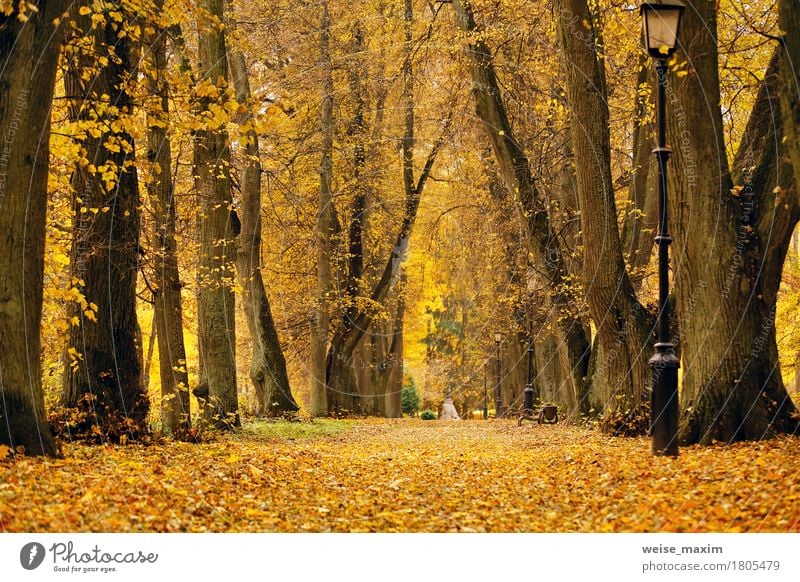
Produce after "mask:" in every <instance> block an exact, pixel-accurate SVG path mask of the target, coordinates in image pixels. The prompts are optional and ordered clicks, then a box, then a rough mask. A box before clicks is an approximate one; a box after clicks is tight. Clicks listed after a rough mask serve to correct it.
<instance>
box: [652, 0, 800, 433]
mask: <svg viewBox="0 0 800 582" xmlns="http://www.w3.org/2000/svg"><path fill="white" fill-rule="evenodd" d="M680 40H681V42H679V46H680V47H682V49H683V50H682V51H681V54H679V55H678V58H679V59H684V58H686V59H687V60H688V64H689V69H688V74H687V75H686V76H685V77H682V78H678V79H676V80H675V81H674V86H672V83H673V82H672V80H671V79H672V78H670V80H668V86H667V87H666V90H667V91H668V93H667V94H668V99H667V102H668V103H667V132H668V138H669V141H670V142H671V143H672V144H673V149H674V152H673V158H672V164H671V169H670V200H669V212H670V217H671V219H672V221H671V230H672V231H673V238H674V240H675V245H674V247H675V249H676V256H675V261H674V265H675V273H676V276H675V293H676V296H677V304H678V315H679V318H680V320H679V328H680V343H681V345H682V359H683V390H682V398H681V428H680V434H681V440H682V441H683V442H685V443H695V442H700V443H710V442H712V441H714V440H717V441H723V442H730V441H734V440H742V439H760V438H763V437H764V436H766V435H769V434H770V433H773V432H776V431H777V432H783V431H787V432H793V431H794V430H796V429H797V421H796V420H793V419H792V415H793V414H795V413H796V410H795V407H794V405H793V404H792V402H791V400H790V399H789V397H788V394H787V393H786V390H785V388H784V386H783V381H782V379H781V374H780V367H779V364H778V360H777V347H776V343H775V298H776V294H777V285H778V282H779V281H780V273H781V270H782V265H783V260H784V258H785V255H786V250H787V248H788V244H789V239H790V236H791V230H792V229H791V228H788V227H789V225H790V224H791V226H793V225H794V223H796V221H797V200H796V197H794V198H793V199H786V200H784V199H783V198H782V196H783V195H782V194H780V193H775V192H773V189H774V187H775V185H776V174H777V183H778V184H782V183H783V180H784V179H785V176H783V175H782V174H783V172H782V171H781V170H782V166H785V165H777V161H778V160H780V157H781V154H780V152H779V144H780V142H781V139H780V137H779V136H780V135H781V131H780V121H779V119H778V113H779V108H778V107H775V106H774V105H772V106H771V104H770V99H769V96H770V94H773V95H774V94H775V91H776V88H775V87H774V85H773V87H772V91H771V93H770V92H769V91H767V90H766V89H767V87H766V85H765V86H764V87H762V89H761V92H760V94H759V96H758V98H757V102H756V105H755V108H754V111H753V113H752V114H751V118H750V122H749V124H748V127H747V131H746V139H744V140H743V144H742V146H741V147H740V152H739V154H738V155H737V163H736V166H738V167H741V168H742V169H743V170H744V171H742V172H741V174H742V179H741V183H740V184H738V186H739V187H737V188H736V189H734V188H733V185H734V182H733V180H732V178H731V172H730V171H729V166H728V160H727V158H726V155H725V145H724V140H723V124H722V116H721V113H720V108H719V102H720V98H719V73H718V60H717V40H716V3H715V2H714V1H712V0H693V1H692V2H691V6H689V9H687V10H686V11H685V13H684V15H683V19H682V22H681V39H680ZM773 61H774V60H773ZM771 68H772V67H771ZM770 79H772V80H771V81H770ZM767 81H768V82H769V83H774V82H775V74H774V71H771V72H768V75H767ZM699 103H707V104H709V106H708V107H707V108H706V107H698V104H699ZM776 170H777V172H776ZM737 182H739V180H737ZM776 202H778V205H777V208H776ZM784 203H785V207H784Z"/></svg>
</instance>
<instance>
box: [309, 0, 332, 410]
mask: <svg viewBox="0 0 800 582" xmlns="http://www.w3.org/2000/svg"><path fill="white" fill-rule="evenodd" d="M320 9H321V17H320V41H319V42H320V58H319V61H320V71H321V74H322V109H321V112H320V132H321V134H322V159H321V160H320V165H319V203H318V208H317V223H316V228H315V236H316V241H317V297H316V300H317V301H316V307H315V312H314V314H313V316H312V318H311V414H312V415H313V416H322V415H326V414H328V410H329V405H330V403H329V402H328V383H327V369H328V364H327V352H328V325H329V323H330V321H329V316H328V300H329V298H328V294H329V293H330V291H331V265H330V260H331V231H332V228H333V224H332V223H333V196H332V193H331V181H332V179H333V132H334V127H333V64H332V62H331V47H330V37H331V16H330V12H329V11H328V2H327V0H322V3H321V6H320Z"/></svg>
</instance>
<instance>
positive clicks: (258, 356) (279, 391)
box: [228, 26, 299, 416]
mask: <svg viewBox="0 0 800 582" xmlns="http://www.w3.org/2000/svg"><path fill="white" fill-rule="evenodd" d="M231 28H232V29H233V30H235V28H234V27H233V26H231ZM228 62H229V64H230V68H231V77H232V79H233V86H234V90H235V92H236V101H237V102H238V103H239V104H240V105H243V106H244V108H245V112H244V113H242V114H240V116H239V119H238V122H239V125H240V128H241V131H242V133H243V135H244V139H243V140H242V143H243V147H242V155H241V162H242V163H243V164H244V168H243V170H242V178H241V185H242V186H241V189H242V202H241V204H240V206H239V208H240V212H239V214H240V219H241V225H242V226H241V234H240V235H239V248H238V253H237V264H236V266H237V271H238V274H239V279H240V281H241V282H242V288H243V289H244V297H243V301H244V312H245V316H246V320H247V325H248V327H249V328H250V335H251V337H252V341H253V359H252V362H251V363H250V380H251V381H252V383H253V388H254V389H255V393H256V404H257V414H259V415H261V414H265V415H268V416H277V415H280V414H282V413H284V412H294V411H296V410H298V408H299V407H298V406H297V403H296V402H295V400H294V397H293V396H292V391H291V389H290V387H289V376H288V374H287V373H286V359H285V358H284V356H283V350H282V349H281V344H280V341H279V339H278V331H277V330H276V329H275V321H274V320H273V318H272V310H271V308H270V305H269V299H268V297H267V291H266V288H265V286H264V278H263V276H262V274H261V267H262V263H261V260H262V259H261V173H262V172H261V159H260V150H259V141H258V134H257V133H256V129H255V125H254V116H253V108H254V107H255V106H256V104H255V103H254V102H253V97H252V95H251V92H250V79H249V75H248V73H247V63H246V62H245V58H244V53H243V52H242V51H240V50H234V51H229V52H228Z"/></svg>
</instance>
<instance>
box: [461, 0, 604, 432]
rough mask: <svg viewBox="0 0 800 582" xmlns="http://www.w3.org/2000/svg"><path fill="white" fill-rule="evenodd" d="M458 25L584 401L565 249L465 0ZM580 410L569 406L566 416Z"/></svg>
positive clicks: (582, 356) (582, 351)
mask: <svg viewBox="0 0 800 582" xmlns="http://www.w3.org/2000/svg"><path fill="white" fill-rule="evenodd" d="M453 7H454V8H455V12H456V18H457V21H458V25H459V27H460V28H461V29H462V30H463V31H465V32H466V33H468V34H469V35H470V36H469V41H468V42H469V45H468V47H467V57H468V59H469V62H470V68H471V71H472V93H473V97H474V99H475V109H476V113H477V116H478V119H480V121H481V122H482V124H483V128H484V130H485V132H486V134H487V137H488V139H489V142H490V143H491V145H492V150H493V151H494V155H495V158H496V159H497V166H498V169H499V172H500V175H501V176H502V178H503V182H504V184H505V186H506V188H507V190H508V191H509V192H510V193H513V195H514V198H515V200H516V203H517V208H518V211H519V213H520V215H521V219H522V221H523V224H525V226H526V229H527V233H528V241H527V244H528V247H529V250H530V252H531V254H532V258H533V262H534V264H535V265H536V268H537V269H538V270H540V271H541V272H542V273H543V274H544V278H545V279H546V281H547V283H548V284H549V286H550V291H549V293H548V296H547V298H546V299H547V301H548V302H549V304H550V305H552V306H553V307H554V308H555V316H554V317H555V319H556V322H555V323H556V328H555V330H554V331H555V333H556V334H557V336H558V346H559V350H560V354H559V361H560V364H561V367H562V368H563V370H564V371H565V373H564V378H565V379H567V380H568V381H569V392H570V393H571V394H572V395H573V396H572V398H571V399H572V400H573V401H574V402H576V403H579V405H580V406H584V407H585V406H587V405H588V398H587V393H588V382H587V380H586V376H587V374H588V364H589V355H590V345H589V340H588V338H587V335H586V331H585V330H584V327H583V324H582V323H581V321H580V320H579V319H578V318H577V317H576V316H575V315H574V314H573V306H572V304H571V297H570V294H569V292H568V291H567V290H566V287H567V281H568V278H567V269H566V267H565V264H564V260H565V259H564V256H565V253H563V252H562V249H561V246H560V244H559V240H558V238H557V237H556V234H555V231H554V229H553V227H552V224H551V222H550V216H549V212H548V209H547V204H546V203H545V201H544V199H543V197H542V194H541V192H539V190H538V189H537V187H536V184H535V183H534V180H533V176H532V174H531V169H530V166H529V162H528V158H527V156H526V155H525V152H524V151H523V150H522V148H521V147H520V145H519V144H520V142H519V141H518V140H517V139H516V137H515V133H514V131H513V128H512V127H511V123H510V122H509V119H508V114H507V112H506V108H505V104H504V102H503V93H502V89H501V87H500V84H499V82H498V79H497V73H496V72H495V68H494V62H493V58H492V53H491V51H490V50H489V47H488V46H487V44H486V42H485V40H484V39H483V37H482V35H481V30H480V28H479V27H478V25H477V23H476V21H475V15H474V13H473V10H472V7H471V5H470V3H469V1H468V0H453ZM578 413H579V410H578V408H577V407H573V410H571V411H570V415H571V416H573V417H575V416H577V414H578Z"/></svg>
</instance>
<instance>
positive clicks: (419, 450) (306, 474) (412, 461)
mask: <svg viewBox="0 0 800 582" xmlns="http://www.w3.org/2000/svg"><path fill="white" fill-rule="evenodd" d="M67 452H68V454H69V455H70V458H69V459H67V460H66V461H56V462H53V461H49V462H46V461H43V460H41V459H22V460H18V461H5V462H2V463H0V531H12V532H13V531H37V532H38V531H436V532H449V531H493V532H498V531H550V532H562V531H740V530H741V531H800V474H798V468H799V467H800V439H798V438H793V439H786V438H785V439H777V440H772V441H765V442H761V443H749V444H738V445H734V446H731V447H723V446H715V447H705V448H699V447H693V448H689V449H684V450H683V451H682V455H681V457H680V458H679V459H678V460H671V459H654V458H652V457H651V456H650V455H649V442H648V441H647V440H645V439H608V438H605V437H602V436H600V435H599V434H598V433H597V432H595V431H590V430H588V429H582V428H575V427H568V426H565V425H557V426H551V427H544V426H535V425H526V426H525V427H523V428H521V429H520V428H517V427H516V425H515V424H513V423H511V422H504V421H500V422H449V423H446V422H422V421H410V420H403V421H364V422H357V423H354V424H353V427H352V428H350V429H349V430H346V431H344V432H341V433H338V434H336V435H333V436H326V437H321V438H310V439H298V440H287V439H265V438H263V437H257V436H254V435H246V434H245V435H238V436H234V437H229V438H224V439H221V440H219V441H217V442H212V443H207V444H202V445H189V444H184V443H170V444H167V445H163V446H149V447H141V446H126V447H105V448H101V447H95V448H86V447H77V446H74V447H71V448H70V449H69V450H68V451H67Z"/></svg>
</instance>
